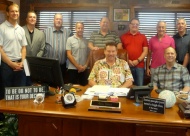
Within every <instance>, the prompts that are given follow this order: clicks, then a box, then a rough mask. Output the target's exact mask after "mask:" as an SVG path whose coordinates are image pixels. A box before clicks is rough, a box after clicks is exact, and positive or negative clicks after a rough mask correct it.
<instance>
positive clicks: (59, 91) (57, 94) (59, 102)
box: [55, 87, 65, 104]
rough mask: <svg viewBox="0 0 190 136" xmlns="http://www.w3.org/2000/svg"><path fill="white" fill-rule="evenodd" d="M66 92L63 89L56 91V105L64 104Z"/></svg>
mask: <svg viewBox="0 0 190 136" xmlns="http://www.w3.org/2000/svg"><path fill="white" fill-rule="evenodd" d="M64 92H65V91H64V89H62V87H61V88H59V87H57V89H56V90H55V95H56V103H58V104H61V103H62V101H61V96H64Z"/></svg>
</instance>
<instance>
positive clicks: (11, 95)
mask: <svg viewBox="0 0 190 136" xmlns="http://www.w3.org/2000/svg"><path fill="white" fill-rule="evenodd" d="M38 93H42V94H44V95H45V86H23V87H5V100H22V99H34V98H36V94H38Z"/></svg>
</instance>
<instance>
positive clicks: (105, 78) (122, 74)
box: [88, 43, 133, 88]
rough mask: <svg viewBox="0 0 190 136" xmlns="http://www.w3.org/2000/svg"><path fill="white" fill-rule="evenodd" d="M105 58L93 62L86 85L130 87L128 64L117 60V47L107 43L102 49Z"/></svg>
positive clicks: (131, 80)
mask: <svg viewBox="0 0 190 136" xmlns="http://www.w3.org/2000/svg"><path fill="white" fill-rule="evenodd" d="M104 54H105V58H104V59H101V60H98V61H96V62H95V64H94V66H93V68H92V71H91V73H90V75H89V78H88V80H89V81H88V84H89V85H90V86H94V85H108V86H111V87H120V88H125V87H130V86H131V85H132V84H133V76H132V74H131V71H130V68H129V65H128V63H127V62H126V61H125V60H122V59H119V58H117V57H116V56H117V45H116V44H115V43H107V44H106V45H105V48H104Z"/></svg>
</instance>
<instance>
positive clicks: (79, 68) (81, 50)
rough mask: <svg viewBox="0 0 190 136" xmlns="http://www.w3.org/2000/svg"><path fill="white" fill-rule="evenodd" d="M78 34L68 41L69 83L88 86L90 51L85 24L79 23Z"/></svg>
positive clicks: (76, 29) (77, 24)
mask: <svg viewBox="0 0 190 136" xmlns="http://www.w3.org/2000/svg"><path fill="white" fill-rule="evenodd" d="M75 31H76V34H75V35H73V36H71V37H69V38H68V39H67V44H66V50H67V58H68V59H69V63H68V76H69V83H73V84H78V83H79V84H80V85H83V86H85V85H87V83H88V80H87V78H88V71H87V66H88V63H89V51H90V49H89V48H88V46H87V40H86V39H85V38H83V32H84V24H83V23H82V22H77V23H76V25H75Z"/></svg>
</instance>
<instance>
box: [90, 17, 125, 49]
mask: <svg viewBox="0 0 190 136" xmlns="http://www.w3.org/2000/svg"><path fill="white" fill-rule="evenodd" d="M109 23H110V21H109V19H108V18H107V17H103V18H102V19H101V21H100V30H99V31H94V32H92V34H91V36H90V39H89V42H88V47H89V48H90V49H91V50H98V49H99V48H104V47H105V45H106V43H115V44H116V45H117V48H118V49H122V48H123V47H122V44H121V40H120V38H119V36H118V35H117V34H116V33H115V32H113V31H110V30H109Z"/></svg>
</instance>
